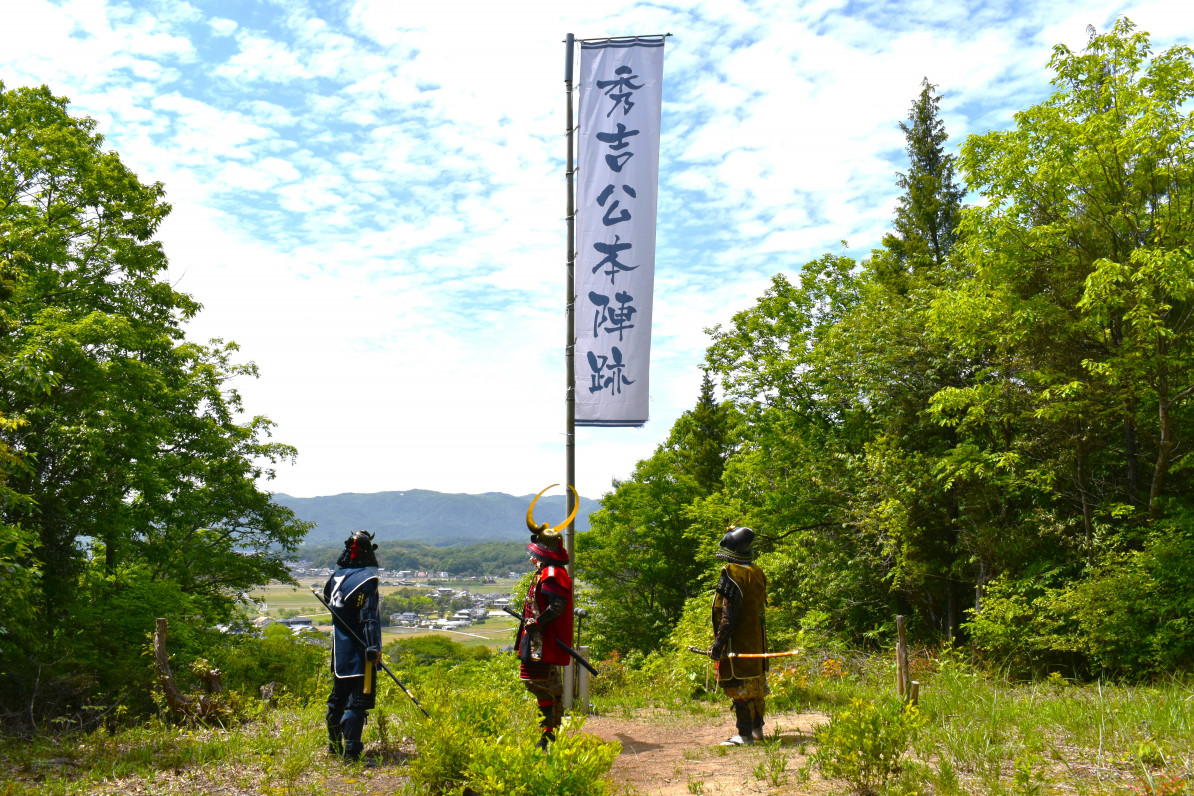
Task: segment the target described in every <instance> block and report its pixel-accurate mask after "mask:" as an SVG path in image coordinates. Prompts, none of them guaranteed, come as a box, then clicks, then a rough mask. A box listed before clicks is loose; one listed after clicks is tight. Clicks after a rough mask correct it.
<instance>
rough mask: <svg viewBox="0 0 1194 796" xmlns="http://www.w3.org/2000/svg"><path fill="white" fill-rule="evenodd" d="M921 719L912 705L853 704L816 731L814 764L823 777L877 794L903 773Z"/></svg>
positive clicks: (883, 703) (921, 721)
mask: <svg viewBox="0 0 1194 796" xmlns="http://www.w3.org/2000/svg"><path fill="white" fill-rule="evenodd" d="M923 721H924V720H923V718H922V717H921V716H920V712H919V711H918V710H917V709H916V707H914V706H912V705H907V706H905V705H903V704H902V703H900V702H898V701H895V700H890V699H889V700H884V701H881V702H878V703H876V702H870V701H866V700H862V699H855V700H852V701H851V702H850V704H849V706H848V707H847V708H846V709H845V710H842V711H841V712H839V713H836V714H835V715H834V716H833V717H832V718H831V719H830V720H829V724H827V725H824V726H823V727H821V728H819V729H818V730H817V751H816V753H815V754H814V755H813V760H814V762H815V763H816V765H817V766H818V768H819V769H820V771H821V774H822V775H823V776H825V777H831V778H834V779H844V780H846V782H847V783H849V785H850V787H851V788H853V790H854V792H855V793H860V794H872V793H877V792H878V791H879V788H881V787H882V786H883V785H884V784H885V783H886V782H887V781H888V780H889V779H890V778H891V777H892V776H893V775H894V774H896V773H897V772H898V771H899V768H900V758H901V757H902V756H903V754H904V752H905V751H906V750H907V748H908V744H909V743H910V742H911V741H912V739H913V738H914V736H915V734H916V731H917V730H918V729H919V728H920V726H921V725H922V724H923Z"/></svg>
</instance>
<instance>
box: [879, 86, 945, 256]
mask: <svg viewBox="0 0 1194 796" xmlns="http://www.w3.org/2000/svg"><path fill="white" fill-rule="evenodd" d="M936 91H937V87H936V86H934V85H933V84H932V83H930V82H929V81H928V78H925V80H924V81H923V82H922V83H921V92H920V96H919V97H917V99H916V102H914V103H913V104H912V109H911V111H910V112H909V115H908V122H909V123H908V124H905V123H904V122H900V129H901V130H903V131H904V137H905V138H906V139H907V141H908V145H907V147H906V151H907V153H908V161H909V169H908V172H907V173H906V174H901V175H900V176H899V179H897V180H896V184H897V185H899V187H900V189H901V190H902V191H903V195H901V196H900V200H899V204H898V205H897V207H896V217H895V232H894V233H892V234H890V235H888V236H886V237H885V238H884V239H883V245H884V246H885V247H887V249H888V250H889V251H891V252H892V254H894V255H895V259H896V260H897V261H898V262H899V263H900V264H901V265H902V266H904V267H906V268H910V269H911V270H913V271H915V270H918V269H921V268H924V267H927V266H928V265H930V264H931V265H937V266H940V265H942V264H944V263H945V259H946V257H948V256H949V253H950V251H951V250H952V249H953V246H954V243H955V241H956V240H957V226H958V216H959V213H960V211H961V208H962V196H963V195H964V193H965V192H964V191H962V189H961V188H959V187H958V185H957V181H956V179H955V177H954V168H955V161H956V159H955V158H954V156H953V155H949V154H946V152H945V142H946V140H947V139H948V138H949V136H948V135H946V132H945V124H944V123H943V122H942V121H941V119H940V118H939V117H938V115H937V113H938V107H939V106H940V104H941V97H940V96H939V95H937V93H936Z"/></svg>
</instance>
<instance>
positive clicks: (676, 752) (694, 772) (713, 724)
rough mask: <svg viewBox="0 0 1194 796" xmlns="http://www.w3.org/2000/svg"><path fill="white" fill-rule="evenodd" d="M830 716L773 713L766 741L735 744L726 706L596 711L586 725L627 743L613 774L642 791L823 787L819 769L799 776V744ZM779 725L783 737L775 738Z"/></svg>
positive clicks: (662, 794)
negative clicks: (728, 743)
mask: <svg viewBox="0 0 1194 796" xmlns="http://www.w3.org/2000/svg"><path fill="white" fill-rule="evenodd" d="M826 720H827V719H826V717H825V716H824V715H823V714H821V713H779V714H775V715H772V716H768V717H767V727H766V730H767V737H768V742H767V743H762V744H755V745H754V746H743V747H732V748H731V747H724V746H720V745H719V744H720V743H721V741H724V740H725V739H726V738H727V737H729V736H730V735H732V734H733V729H732V726H731V723H730V716H729V714H728V712H727V713H726V714H725V715H722V716H718V717H702V716H689V715H676V714H662V715H658V716H654V717H652V716H649V715H642V716H634V717H632V718H618V717H613V716H590V717H589V718H588V719H587V720H586V721H585V727H584V731H585V732H589V733H593V734H594V735H597V736H599V737H601V738H603V739H605V740H609V741H618V742H619V743H621V744H622V754H621V755H619V757H618V759H617V760H616V761H614V766H613V770H612V771H611V772H610V774H611V776H612V778H613V781H614V783H615V784H616V785H617V786H619V787H622V786H630V787H632V788H634V791H637V792H638V793H641V794H643V796H673V795H677V796H678V795H679V794H693V793H698V794H729V793H766V794H781V793H782V794H797V793H824V792H826V791H827V790H828V788H827V785H826V783H824V782H821V781H820V780H819V777H817V775H816V774H813V776H812V778H811V781H808V782H801V781H800V777H799V776H798V775H797V771H798V770H799V769H800V768H801V767H802V766H804V764H805V762H806V761H807V757H806V755H805V754H803V753H802V752H801V749H802V748H805V747H807V746H809V745H810V744H811V743H812V739H813V727H815V726H816V725H818V724H821V723H823V722H824V721H826ZM777 729H778V730H779V743H778V744H777V743H775V742H774V741H772V740H771V739H772V736H773V734H774V733H775V731H776V730H777ZM632 792H633V791H632Z"/></svg>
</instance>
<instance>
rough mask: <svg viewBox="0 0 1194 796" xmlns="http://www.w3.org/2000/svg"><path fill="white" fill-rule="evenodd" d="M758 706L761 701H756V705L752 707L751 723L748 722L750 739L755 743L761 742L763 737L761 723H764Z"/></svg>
mask: <svg viewBox="0 0 1194 796" xmlns="http://www.w3.org/2000/svg"><path fill="white" fill-rule="evenodd" d="M760 704H762V700H761V699H760V700H757V703H756V705H755V706H754V710H753V711H752V713H751V722H750V737H752V738H754V739H755V740H756V741H761V740H763V737H764V736H763V723H764V722H763V711H762V709H761V708H760V707H759V705H760Z"/></svg>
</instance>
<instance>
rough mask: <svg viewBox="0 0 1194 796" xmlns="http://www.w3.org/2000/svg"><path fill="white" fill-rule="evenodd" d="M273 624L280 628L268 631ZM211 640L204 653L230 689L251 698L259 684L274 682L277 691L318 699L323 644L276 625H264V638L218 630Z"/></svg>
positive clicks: (323, 663)
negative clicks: (218, 635)
mask: <svg viewBox="0 0 1194 796" xmlns="http://www.w3.org/2000/svg"><path fill="white" fill-rule="evenodd" d="M275 627H278V628H279V630H281V631H282V632H281V633H270V632H269V631H271V630H273V629H274V628H275ZM213 642H214V643H212V644H211V646H210V647H209V648H208V650H207V652H206V654H207V657H208V658H209V659H210V661H211V664H212V665H213V666H214V667H215V668H217V669H219V670H220V671H221V672H222V673H223V676H224V685H225V686H226V687H227V688H229V689H230V690H234V691H237V692H239V693H241V694H244V695H245V696H246V697H251V698H255V697H257V696H258V695H259V694H260V691H261V687H262V686H265V685H268V684H270V683H275V684H276V686H277V690H276V691H275V693H277V694H279V695H280V694H282V693H286V694H290V695H292V696H293V697H295V698H296V699H315V700H320V699H322V697H320V696H319V694H320V692H321V690H322V686H323V685H325V684H326V680H327V669H328V650H327V647H326V645H324V644H314V643H311V641H310V640H309V639H308V638H307V637H301V636H296V635H294V634H293V633H291V632H290V631H289V630H288V629H286V628H284V627H282V626H278V625H271V626H270V627H267V628H266V634H265V637H264V638H256V637H254V636H251V635H248V634H245V635H225V634H221V635H220V637H219V638H218V639H215V640H213Z"/></svg>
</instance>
